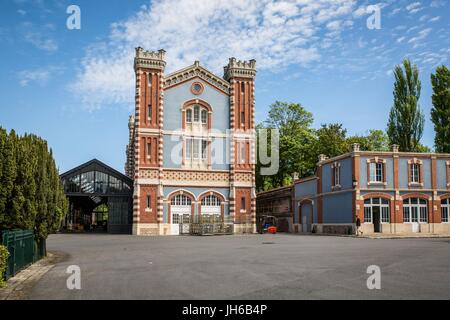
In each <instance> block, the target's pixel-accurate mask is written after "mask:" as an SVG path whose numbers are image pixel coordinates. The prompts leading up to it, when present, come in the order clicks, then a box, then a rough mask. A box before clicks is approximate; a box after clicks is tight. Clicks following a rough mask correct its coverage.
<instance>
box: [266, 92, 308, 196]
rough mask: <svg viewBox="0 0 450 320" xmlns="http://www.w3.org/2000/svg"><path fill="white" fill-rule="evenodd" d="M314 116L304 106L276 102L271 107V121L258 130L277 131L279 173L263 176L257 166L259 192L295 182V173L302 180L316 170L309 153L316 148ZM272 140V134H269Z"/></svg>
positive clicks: (269, 118)
mask: <svg viewBox="0 0 450 320" xmlns="http://www.w3.org/2000/svg"><path fill="white" fill-rule="evenodd" d="M312 122H313V116H312V114H311V113H310V112H308V111H306V110H305V108H303V106H302V105H301V104H298V103H288V102H280V101H276V102H275V103H273V104H272V105H271V106H270V110H269V116H268V119H267V120H266V121H265V122H264V123H262V124H260V125H259V126H258V128H265V129H269V130H270V129H277V130H278V131H279V135H280V144H279V160H280V163H279V170H278V172H277V173H276V174H275V175H273V176H267V177H262V176H260V172H259V168H260V165H257V169H258V171H257V188H258V190H267V189H268V188H275V187H279V186H282V185H286V184H289V183H290V182H291V174H292V173H293V172H298V173H300V175H301V176H305V175H309V174H311V173H312V172H313V170H314V163H315V162H314V161H315V160H314V161H311V158H310V155H309V153H308V152H306V150H307V149H308V148H310V147H311V146H312V145H313V142H314V131H313V130H312V129H311V128H310V126H311V124H312ZM268 136H270V134H268Z"/></svg>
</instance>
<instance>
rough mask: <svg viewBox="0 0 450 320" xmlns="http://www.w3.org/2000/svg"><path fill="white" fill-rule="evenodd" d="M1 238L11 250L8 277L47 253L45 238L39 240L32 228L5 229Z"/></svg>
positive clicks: (7, 270)
mask: <svg viewBox="0 0 450 320" xmlns="http://www.w3.org/2000/svg"><path fill="white" fill-rule="evenodd" d="M0 239H1V244H3V245H4V246H5V247H7V248H8V251H9V258H8V267H7V269H6V279H8V278H9V277H12V276H14V275H16V274H17V273H18V272H19V271H20V270H22V269H24V268H25V267H27V266H29V265H30V264H32V263H34V262H36V261H38V260H39V259H41V258H42V257H44V256H45V255H46V254H47V252H46V245H45V240H41V241H40V242H37V241H36V239H35V237H34V233H33V231H32V230H4V231H1V238H0Z"/></svg>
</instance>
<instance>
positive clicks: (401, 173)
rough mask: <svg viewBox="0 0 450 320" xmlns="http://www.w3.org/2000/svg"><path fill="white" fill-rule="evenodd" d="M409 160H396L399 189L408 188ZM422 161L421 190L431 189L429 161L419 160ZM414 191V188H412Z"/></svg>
mask: <svg viewBox="0 0 450 320" xmlns="http://www.w3.org/2000/svg"><path fill="white" fill-rule="evenodd" d="M409 160H411V158H400V159H399V160H398V177H399V187H400V188H401V189H407V188H408V170H409V165H408V161H409ZM420 160H422V161H423V165H422V170H423V179H424V181H423V183H424V186H423V188H425V189H431V160H430V159H420ZM412 189H414V188H412Z"/></svg>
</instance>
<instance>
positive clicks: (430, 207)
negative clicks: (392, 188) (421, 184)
mask: <svg viewBox="0 0 450 320" xmlns="http://www.w3.org/2000/svg"><path fill="white" fill-rule="evenodd" d="M411 198H419V199H422V200H426V201H427V211H428V212H427V215H428V217H427V223H434V222H435V220H436V217H435V214H434V213H435V212H434V210H433V197H432V196H431V195H428V194H424V193H420V192H410V193H407V194H404V195H402V196H401V201H400V212H403V201H404V200H406V199H411ZM438 209H439V210H440V206H439V208H438ZM439 217H440V215H439ZM401 221H402V223H403V222H404V221H403V215H402V220H401ZM439 221H440V218H439Z"/></svg>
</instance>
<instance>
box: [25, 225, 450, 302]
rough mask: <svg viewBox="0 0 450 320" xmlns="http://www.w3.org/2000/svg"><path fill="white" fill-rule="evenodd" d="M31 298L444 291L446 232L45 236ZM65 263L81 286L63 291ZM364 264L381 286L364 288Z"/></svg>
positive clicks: (406, 295)
mask: <svg viewBox="0 0 450 320" xmlns="http://www.w3.org/2000/svg"><path fill="white" fill-rule="evenodd" d="M47 246H48V250H57V251H63V252H65V253H67V254H68V257H67V259H65V260H64V261H62V262H60V263H58V264H57V265H56V266H55V267H54V268H53V269H52V270H50V272H48V273H47V274H46V275H45V276H44V277H43V278H42V279H41V280H40V281H39V283H38V284H37V285H36V286H35V287H34V289H33V290H32V292H31V295H30V298H31V299H381V298H387V299H389V298H399V299H433V298H444V299H450V275H449V270H450V239H355V238H347V237H331V236H329V237H328V236H299V235H287V234H277V235H268V234H267V235H246V236H217V237H189V236H166V237H134V236H126V235H125V236H124V235H98V234H95V235H94V234H80V235H52V236H50V238H49V239H48V242H47ZM69 265H78V266H79V267H80V268H81V290H68V289H67V287H66V280H67V278H68V276H69V275H68V274H66V273H65V271H66V268H67V267H68V266H69ZM369 265H378V266H379V267H380V268H381V290H368V289H367V286H366V280H367V278H368V277H369V274H367V273H366V270H367V267H368V266H369Z"/></svg>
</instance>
